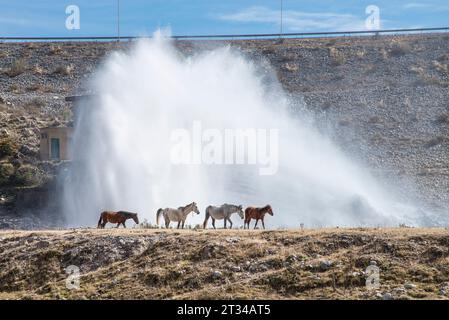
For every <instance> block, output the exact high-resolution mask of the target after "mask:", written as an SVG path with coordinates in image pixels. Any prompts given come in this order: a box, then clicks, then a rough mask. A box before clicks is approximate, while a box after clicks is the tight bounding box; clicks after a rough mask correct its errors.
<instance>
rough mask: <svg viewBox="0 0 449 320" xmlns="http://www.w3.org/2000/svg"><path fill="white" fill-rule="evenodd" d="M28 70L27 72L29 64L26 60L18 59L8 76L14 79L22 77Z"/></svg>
mask: <svg viewBox="0 0 449 320" xmlns="http://www.w3.org/2000/svg"><path fill="white" fill-rule="evenodd" d="M26 70H27V63H26V61H25V59H17V60H16V61H14V63H13V64H12V65H11V67H9V69H8V70H7V71H6V74H7V75H8V76H10V77H12V78H13V77H17V76H18V75H21V74H22V73H24V72H25V71H26Z"/></svg>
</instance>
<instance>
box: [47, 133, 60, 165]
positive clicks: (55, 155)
mask: <svg viewBox="0 0 449 320" xmlns="http://www.w3.org/2000/svg"><path fill="white" fill-rule="evenodd" d="M50 158H51V159H54V160H59V159H60V158H61V154H60V147H59V139H57V138H51V140H50Z"/></svg>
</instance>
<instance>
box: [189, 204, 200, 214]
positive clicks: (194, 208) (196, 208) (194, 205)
mask: <svg viewBox="0 0 449 320" xmlns="http://www.w3.org/2000/svg"><path fill="white" fill-rule="evenodd" d="M191 206H192V211H193V212H195V213H196V214H200V210H198V207H197V206H196V202H192V205H191Z"/></svg>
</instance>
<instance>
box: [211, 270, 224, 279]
mask: <svg viewBox="0 0 449 320" xmlns="http://www.w3.org/2000/svg"><path fill="white" fill-rule="evenodd" d="M222 276H223V274H222V273H221V272H220V271H218V270H214V271H212V278H214V279H220V278H221V277H222Z"/></svg>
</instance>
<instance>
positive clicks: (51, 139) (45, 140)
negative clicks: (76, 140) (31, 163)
mask: <svg viewBox="0 0 449 320" xmlns="http://www.w3.org/2000/svg"><path fill="white" fill-rule="evenodd" d="M40 134H41V137H40V138H41V140H40V148H39V153H40V158H41V160H70V159H71V154H70V146H71V143H72V135H73V128H72V127H46V128H42V129H40Z"/></svg>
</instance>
